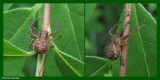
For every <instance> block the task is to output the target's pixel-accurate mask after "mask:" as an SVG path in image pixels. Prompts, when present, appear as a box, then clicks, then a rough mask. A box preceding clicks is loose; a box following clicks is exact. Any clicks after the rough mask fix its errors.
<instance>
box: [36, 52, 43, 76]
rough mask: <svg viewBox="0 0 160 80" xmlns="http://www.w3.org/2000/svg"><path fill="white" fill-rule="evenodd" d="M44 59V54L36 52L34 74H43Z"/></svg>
mask: <svg viewBox="0 0 160 80" xmlns="http://www.w3.org/2000/svg"><path fill="white" fill-rule="evenodd" d="M44 60H45V54H38V57H37V67H36V76H37V77H41V76H43V65H44Z"/></svg>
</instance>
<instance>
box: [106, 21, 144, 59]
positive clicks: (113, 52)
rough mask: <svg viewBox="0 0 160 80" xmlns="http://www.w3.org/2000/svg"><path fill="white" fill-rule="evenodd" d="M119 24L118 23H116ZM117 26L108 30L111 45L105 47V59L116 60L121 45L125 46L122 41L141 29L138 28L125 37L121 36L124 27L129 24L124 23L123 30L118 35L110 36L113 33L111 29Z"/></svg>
mask: <svg viewBox="0 0 160 80" xmlns="http://www.w3.org/2000/svg"><path fill="white" fill-rule="evenodd" d="M118 24H119V23H118ZM118 24H116V25H114V26H113V28H111V29H110V30H109V34H110V36H111V43H110V44H109V46H106V47H105V49H104V50H105V54H106V57H107V58H108V59H110V60H116V59H117V58H118V57H119V55H120V54H121V50H122V49H121V48H122V46H123V45H125V43H123V40H125V39H126V38H128V37H129V36H130V35H131V34H132V33H134V32H136V31H137V30H139V29H140V28H141V27H143V26H141V27H138V28H137V29H135V30H133V31H132V32H130V33H129V34H128V35H126V36H122V34H123V32H124V30H125V28H126V26H127V25H128V24H129V22H128V23H126V24H125V27H124V29H123V30H122V31H121V32H120V33H119V34H112V33H111V32H112V31H113V29H114V28H115V26H117V25H118Z"/></svg>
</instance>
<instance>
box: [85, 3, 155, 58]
mask: <svg viewBox="0 0 160 80" xmlns="http://www.w3.org/2000/svg"><path fill="white" fill-rule="evenodd" d="M142 5H143V6H144V7H145V9H147V11H149V12H150V13H151V15H152V16H153V17H154V18H155V20H157V17H156V15H157V6H156V4H154V3H153V4H152V3H151V4H142ZM90 6H95V7H94V10H93V12H92V14H91V16H90V17H89V18H88V19H86V21H85V49H86V55H88V56H99V57H105V55H104V48H105V46H106V45H108V44H109V43H110V36H109V34H108V31H109V29H110V28H111V27H113V26H114V25H115V24H116V23H117V22H119V19H120V16H121V13H122V11H123V4H103V3H101V4H100V3H99V4H86V6H85V8H86V9H87V8H88V7H90ZM92 8H93V7H92ZM86 9H85V10H86ZM85 12H87V11H85ZM113 33H116V29H115V30H114V31H113Z"/></svg>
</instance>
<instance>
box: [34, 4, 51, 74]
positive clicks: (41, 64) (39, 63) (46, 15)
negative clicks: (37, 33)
mask: <svg viewBox="0 0 160 80" xmlns="http://www.w3.org/2000/svg"><path fill="white" fill-rule="evenodd" d="M50 8H51V5H50V4H47V3H45V4H44V16H43V27H42V30H43V31H47V32H49V29H50ZM45 56H46V54H38V58H37V67H36V76H38V77H42V76H43V68H44V61H45Z"/></svg>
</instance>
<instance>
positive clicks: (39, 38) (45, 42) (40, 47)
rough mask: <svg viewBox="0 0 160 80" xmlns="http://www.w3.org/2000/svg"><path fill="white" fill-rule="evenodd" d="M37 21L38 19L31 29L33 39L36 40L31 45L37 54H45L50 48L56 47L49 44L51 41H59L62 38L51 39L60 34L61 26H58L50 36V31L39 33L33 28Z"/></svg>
mask: <svg viewBox="0 0 160 80" xmlns="http://www.w3.org/2000/svg"><path fill="white" fill-rule="evenodd" d="M36 21H37V19H35V20H33V21H32V23H31V25H30V27H31V29H32V32H30V34H31V37H33V38H34V40H32V42H31V45H32V46H33V49H34V51H35V52H36V53H37V54H44V53H46V52H47V51H48V48H49V47H54V45H52V44H49V41H50V40H58V39H60V38H61V36H58V37H56V38H51V37H50V36H52V35H54V34H56V33H57V32H59V25H58V24H57V23H56V24H57V29H56V30H55V31H54V32H53V33H51V34H48V31H44V30H41V32H38V30H37V29H36V28H35V27H34V26H33V24H34V23H35V22H36Z"/></svg>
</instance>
